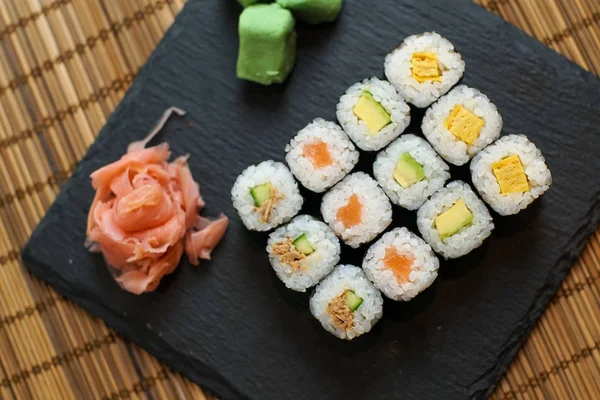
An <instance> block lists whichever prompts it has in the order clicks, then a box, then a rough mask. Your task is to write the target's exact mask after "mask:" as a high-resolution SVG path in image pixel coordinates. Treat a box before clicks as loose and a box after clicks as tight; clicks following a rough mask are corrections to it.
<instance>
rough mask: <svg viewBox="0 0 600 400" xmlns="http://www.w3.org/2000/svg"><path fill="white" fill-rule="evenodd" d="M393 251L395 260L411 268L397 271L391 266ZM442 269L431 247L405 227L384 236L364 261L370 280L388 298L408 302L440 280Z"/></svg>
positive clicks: (366, 273) (373, 246) (369, 251)
mask: <svg viewBox="0 0 600 400" xmlns="http://www.w3.org/2000/svg"><path fill="white" fill-rule="evenodd" d="M390 250H391V253H392V255H395V256H396V260H397V259H400V260H401V262H402V261H405V262H406V263H410V266H409V268H410V269H408V268H406V269H405V270H400V271H398V270H394V266H393V265H388V263H387V261H388V255H389V253H390ZM439 266H440V262H439V260H438V258H437V257H436V255H435V254H434V253H433V250H431V247H430V246H429V245H428V244H427V243H425V241H423V239H421V238H420V237H418V236H417V235H415V234H414V233H412V232H410V231H409V230H408V229H406V228H396V229H394V230H392V231H390V232H388V233H386V234H385V235H383V236H382V238H381V239H379V240H378V241H377V242H375V243H374V244H373V245H372V246H371V247H370V248H369V250H368V251H367V254H366V255H365V258H364V261H363V270H364V271H365V275H366V276H367V278H369V280H370V281H371V282H373V284H374V285H375V287H376V288H377V289H379V290H381V291H382V292H383V294H385V295H386V296H387V297H389V298H390V299H392V300H398V301H409V300H411V299H413V298H414V297H415V296H416V295H418V294H419V293H421V292H422V291H423V290H425V289H426V288H428V287H429V286H430V285H431V284H432V283H433V281H435V279H436V278H437V275H438V269H439ZM408 271H410V272H408ZM407 272H408V276H405V274H406V273H407Z"/></svg>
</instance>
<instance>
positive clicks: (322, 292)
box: [310, 265, 383, 340]
mask: <svg viewBox="0 0 600 400" xmlns="http://www.w3.org/2000/svg"><path fill="white" fill-rule="evenodd" d="M346 291H352V292H353V293H354V294H355V295H356V296H359V297H360V298H361V299H362V303H361V304H360V306H359V307H358V308H357V309H356V310H355V311H353V312H351V313H350V312H348V311H349V310H346V313H345V314H346V316H347V318H348V319H347V320H346V321H345V322H346V323H347V325H346V326H345V327H342V326H340V323H339V322H338V319H337V318H334V317H333V315H332V313H331V310H332V307H330V305H332V303H334V302H335V300H336V299H337V298H339V297H340V296H343V295H344V293H345V292H346ZM310 312H311V313H312V315H313V316H314V317H315V318H316V319H317V320H318V321H319V322H320V323H321V325H322V326H323V328H325V329H326V330H327V331H328V332H330V333H331V334H333V335H335V336H337V337H338V338H340V339H346V340H351V339H354V338H355V337H358V336H360V335H362V334H364V333H367V332H369V331H370V330H371V328H373V326H374V325H375V324H376V323H377V321H379V319H380V318H381V316H382V315H383V297H382V296H381V293H380V292H379V290H377V289H376V288H375V287H374V286H373V284H372V283H371V282H369V280H368V279H367V278H366V277H365V274H364V273H363V271H362V269H360V268H359V267H356V266H353V265H339V266H337V267H335V269H334V270H333V272H332V273H331V274H330V275H329V276H327V277H326V278H325V279H323V281H322V282H321V283H319V284H318V285H317V288H316V290H315V292H314V294H313V295H312V297H311V298H310Z"/></svg>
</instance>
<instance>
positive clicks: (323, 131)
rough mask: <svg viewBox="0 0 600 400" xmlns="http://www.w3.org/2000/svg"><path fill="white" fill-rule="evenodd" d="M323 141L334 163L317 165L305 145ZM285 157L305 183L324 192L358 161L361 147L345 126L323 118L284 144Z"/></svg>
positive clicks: (297, 177)
mask: <svg viewBox="0 0 600 400" xmlns="http://www.w3.org/2000/svg"><path fill="white" fill-rule="evenodd" d="M320 142H324V143H326V144H327V150H328V151H329V155H330V156H331V159H332V161H333V164H332V165H329V166H326V167H323V168H317V167H315V165H314V164H313V162H312V160H311V159H310V158H307V157H305V156H304V146H305V145H309V144H315V143H320ZM285 151H286V153H287V155H286V157H285V160H286V161H287V163H288V165H289V166H290V170H291V171H292V173H293V174H294V176H295V177H296V179H298V180H299V181H300V183H301V184H302V185H304V187H306V188H307V189H309V190H312V191H313V192H317V193H321V192H323V191H325V190H327V189H329V188H330V187H331V186H333V185H334V184H336V183H337V182H339V181H340V180H341V179H342V178H343V177H344V176H346V175H347V174H348V173H349V172H350V171H352V168H354V166H355V165H356V163H357V162H358V151H357V150H356V148H355V147H354V145H353V144H352V142H351V141H350V139H349V138H348V136H347V135H346V133H344V131H343V130H342V128H340V127H339V126H338V125H337V124H336V123H334V122H329V121H326V120H324V119H321V118H317V119H315V120H314V121H313V122H311V123H310V124H308V125H307V126H306V127H305V128H304V129H302V130H301V131H300V132H298V134H297V135H296V136H295V137H294V138H293V139H292V140H291V142H290V143H289V144H288V145H287V146H286V147H285Z"/></svg>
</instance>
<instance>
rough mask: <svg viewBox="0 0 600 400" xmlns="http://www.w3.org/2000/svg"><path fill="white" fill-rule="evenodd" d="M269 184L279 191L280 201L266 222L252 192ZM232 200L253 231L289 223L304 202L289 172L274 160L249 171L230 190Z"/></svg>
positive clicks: (250, 168)
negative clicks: (253, 189)
mask: <svg viewBox="0 0 600 400" xmlns="http://www.w3.org/2000/svg"><path fill="white" fill-rule="evenodd" d="M266 183H270V184H271V185H272V187H273V189H274V190H275V191H276V195H277V200H276V201H275V202H274V205H273V207H272V210H271V212H270V213H269V215H268V218H266V219H264V218H263V216H262V215H261V209H260V208H259V207H257V206H256V205H255V201H254V199H253V197H252V195H251V189H252V188H254V187H256V186H258V185H263V184H266ZM231 199H232V202H233V206H234V207H235V209H236V210H237V212H238V214H239V216H240V218H241V219H242V222H243V223H244V225H245V226H246V228H248V229H250V230H254V231H268V230H271V229H273V228H275V227H277V226H279V225H281V224H282V223H284V222H287V221H289V220H290V219H292V217H294V215H296V214H298V212H299V211H300V208H302V203H303V201H304V200H303V199H302V196H301V195H300V191H299V190H298V184H297V183H296V181H295V179H294V177H293V176H292V173H291V172H290V170H289V169H288V168H287V167H286V166H285V165H284V164H283V163H280V162H275V161H272V160H269V161H263V162H261V163H260V164H258V165H251V166H249V167H248V168H246V169H245V170H244V171H243V172H242V173H241V174H240V176H238V178H237V179H236V181H235V183H234V185H233V188H232V189H231Z"/></svg>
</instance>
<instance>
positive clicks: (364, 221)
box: [321, 172, 392, 248]
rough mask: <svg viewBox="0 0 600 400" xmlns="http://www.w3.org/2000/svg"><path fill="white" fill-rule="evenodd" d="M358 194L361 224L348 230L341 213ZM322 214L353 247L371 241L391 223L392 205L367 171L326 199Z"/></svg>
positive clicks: (352, 177)
mask: <svg viewBox="0 0 600 400" xmlns="http://www.w3.org/2000/svg"><path fill="white" fill-rule="evenodd" d="M354 194H356V195H357V197H358V200H359V202H360V203H361V205H362V210H361V211H362V213H361V221H360V223H359V224H357V225H354V226H351V227H346V226H345V225H344V224H343V223H342V222H341V221H338V219H337V213H338V210H339V209H340V208H341V207H343V206H345V205H346V204H348V200H349V199H350V197H351V196H352V195H354ZM321 214H322V215H323V219H324V220H325V222H327V224H329V227H330V228H331V229H332V230H333V231H334V232H335V234H336V235H338V236H339V237H340V238H342V240H343V241H344V242H345V243H346V244H347V245H348V246H350V247H354V248H357V247H359V246H360V245H361V244H363V243H367V242H370V241H371V240H373V239H375V237H376V236H377V235H378V234H380V233H381V232H383V231H384V230H385V229H386V228H387V227H388V225H389V224H390V223H391V222H392V205H391V204H390V201H389V200H388V198H387V196H386V195H385V193H384V192H383V190H382V189H381V188H380V187H379V186H378V185H377V182H375V180H374V179H373V178H371V177H370V176H369V175H367V174H365V173H364V172H356V173H354V174H350V175H348V176H347V177H346V178H344V179H343V180H342V181H341V182H340V183H338V184H337V185H335V186H334V187H333V188H332V189H331V190H330V191H329V192H327V193H326V194H325V196H323V201H322V203H321Z"/></svg>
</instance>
